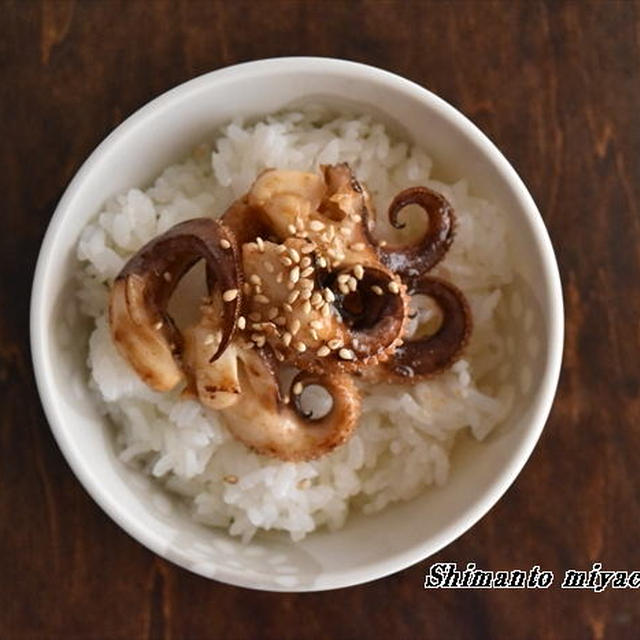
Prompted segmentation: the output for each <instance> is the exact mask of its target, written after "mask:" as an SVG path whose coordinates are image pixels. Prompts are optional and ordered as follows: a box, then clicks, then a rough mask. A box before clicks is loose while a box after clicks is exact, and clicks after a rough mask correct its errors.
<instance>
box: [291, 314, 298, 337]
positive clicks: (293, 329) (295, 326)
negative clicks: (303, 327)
mask: <svg viewBox="0 0 640 640" xmlns="http://www.w3.org/2000/svg"><path fill="white" fill-rule="evenodd" d="M289 329H290V331H291V334H292V335H294V336H295V335H296V333H298V331H300V320H298V318H294V319H293V320H292V321H291V325H290V327H289Z"/></svg>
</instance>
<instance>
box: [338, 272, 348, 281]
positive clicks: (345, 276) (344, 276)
mask: <svg viewBox="0 0 640 640" xmlns="http://www.w3.org/2000/svg"><path fill="white" fill-rule="evenodd" d="M350 277H351V276H350V275H349V274H348V273H341V274H340V275H339V276H338V283H339V284H343V283H346V282H347V281H348V280H349V278H350Z"/></svg>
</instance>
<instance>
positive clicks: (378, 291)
mask: <svg viewBox="0 0 640 640" xmlns="http://www.w3.org/2000/svg"><path fill="white" fill-rule="evenodd" d="M371 291H373V293H375V294H376V295H377V296H381V295H383V294H384V291H383V290H382V287H379V286H378V285H377V284H374V285H372V286H371Z"/></svg>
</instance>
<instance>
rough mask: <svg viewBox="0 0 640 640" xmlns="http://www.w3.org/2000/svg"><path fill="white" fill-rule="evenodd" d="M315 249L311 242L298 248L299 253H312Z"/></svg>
mask: <svg viewBox="0 0 640 640" xmlns="http://www.w3.org/2000/svg"><path fill="white" fill-rule="evenodd" d="M315 248H316V245H315V244H314V243H313V242H307V243H306V244H305V245H303V246H302V247H301V248H300V253H312V252H313V251H314V250H315Z"/></svg>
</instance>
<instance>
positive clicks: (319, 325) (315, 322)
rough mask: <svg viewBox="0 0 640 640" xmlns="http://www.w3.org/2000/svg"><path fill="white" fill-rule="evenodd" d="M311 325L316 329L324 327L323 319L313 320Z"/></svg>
mask: <svg viewBox="0 0 640 640" xmlns="http://www.w3.org/2000/svg"><path fill="white" fill-rule="evenodd" d="M309 325H310V326H311V327H313V328H314V329H322V327H323V324H322V320H312V321H311V322H310V323H309Z"/></svg>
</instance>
